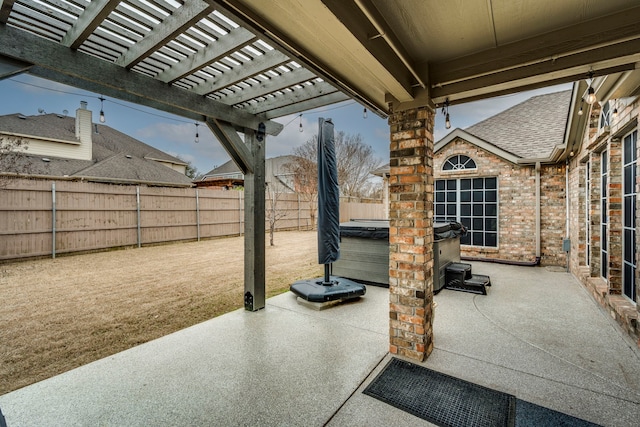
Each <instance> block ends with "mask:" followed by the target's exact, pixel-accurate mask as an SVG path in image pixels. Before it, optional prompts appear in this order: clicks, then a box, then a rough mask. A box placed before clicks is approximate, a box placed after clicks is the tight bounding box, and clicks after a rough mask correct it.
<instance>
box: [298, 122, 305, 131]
mask: <svg viewBox="0 0 640 427" xmlns="http://www.w3.org/2000/svg"><path fill="white" fill-rule="evenodd" d="M298 131H299V132H304V129H302V122H300V126H299V127H298Z"/></svg>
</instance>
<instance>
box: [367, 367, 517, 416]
mask: <svg viewBox="0 0 640 427" xmlns="http://www.w3.org/2000/svg"><path fill="white" fill-rule="evenodd" d="M364 393H365V394H367V395H369V396H372V397H375V398H376V399H379V400H381V401H383V402H385V403H388V404H390V405H392V406H395V407H396V408H398V409H401V410H403V411H406V412H409V413H411V414H413V415H415V416H417V417H420V418H422V419H424V420H427V421H429V422H431V423H433V424H436V425H439V426H452V427H453V426H456V427H458V426H483V427H484V426H487V427H488V426H491V427H494V426H496V427H497V426H513V425H514V424H515V397H514V396H512V395H510V394H506V393H502V392H499V391H497V390H492V389H490V388H486V387H483V386H480V385H477V384H473V383H470V382H467V381H464V380H461V379H459V378H454V377H451V376H449V375H445V374H442V373H440V372H436V371H432V370H431V369H428V368H425V367H422V366H418V365H415V364H413V363H409V362H405V361H403V360H400V359H396V358H393V359H391V361H390V362H389V363H388V364H387V366H386V367H385V368H384V369H383V371H382V372H380V374H379V375H378V376H377V377H376V378H375V379H374V380H373V381H372V382H371V383H370V384H369V385H368V386H367V388H366V389H365V390H364Z"/></svg>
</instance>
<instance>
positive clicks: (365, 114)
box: [362, 108, 367, 119]
mask: <svg viewBox="0 0 640 427" xmlns="http://www.w3.org/2000/svg"><path fill="white" fill-rule="evenodd" d="M362 118H363V119H366V118H367V109H366V108H365V109H364V110H363V111H362Z"/></svg>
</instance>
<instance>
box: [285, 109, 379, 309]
mask: <svg viewBox="0 0 640 427" xmlns="http://www.w3.org/2000/svg"><path fill="white" fill-rule="evenodd" d="M318 126H319V129H318V264H324V278H317V279H304V280H298V281H297V282H295V283H293V284H292V285H291V286H290V288H289V289H290V290H291V292H293V293H294V294H296V295H297V296H299V297H300V298H302V299H305V300H307V301H310V302H313V303H328V302H333V301H338V302H340V301H345V300H348V299H352V298H358V297H360V296H362V295H364V294H365V293H366V292H367V288H366V287H365V286H364V285H363V284H361V283H356V282H354V281H352V280H350V279H347V278H344V277H335V276H334V277H331V263H333V262H334V261H337V260H338V258H340V189H339V187H338V164H337V162H336V149H335V138H334V134H333V122H332V121H331V119H327V120H325V119H323V118H320V119H319V120H318Z"/></svg>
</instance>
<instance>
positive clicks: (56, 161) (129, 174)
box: [0, 114, 191, 185]
mask: <svg viewBox="0 0 640 427" xmlns="http://www.w3.org/2000/svg"><path fill="white" fill-rule="evenodd" d="M96 131H97V132H96ZM0 132H8V133H17V134H22V135H30V136H38V137H41V138H52V139H58V140H64V141H74V142H75V141H77V138H76V136H75V117H66V116H59V115H56V114H43V115H39V116H23V115H20V114H10V115H6V116H0ZM91 137H92V141H93V147H92V156H93V160H92V161H91V160H74V159H63V158H56V157H50V156H49V157H48V158H49V159H50V161H49V162H44V161H42V157H43V156H37V155H30V154H29V152H28V150H27V155H26V156H22V159H21V160H20V162H21V163H25V162H28V163H29V167H28V171H29V173H30V174H33V175H50V176H77V177H91V178H99V179H104V180H106V181H108V180H110V179H111V180H114V181H117V180H129V181H134V182H145V183H158V184H174V185H175V184H178V185H190V184H191V179H190V178H189V177H187V176H185V175H184V174H181V173H180V172H177V171H175V170H173V169H171V168H169V167H167V166H164V165H162V164H160V163H157V162H155V161H153V160H149V159H156V160H164V161H168V162H172V163H177V164H184V163H185V162H184V161H182V160H180V159H178V158H176V157H174V156H171V155H169V154H167V153H165V152H163V151H161V150H158V149H156V148H154V147H152V146H150V145H148V144H145V143H144V142H141V141H138V140H137V139H135V138H132V137H130V136H129V135H126V134H124V133H122V132H119V131H117V130H115V129H113V128H111V127H109V126H105V125H102V124H94V125H93V132H92V134H91ZM127 156H130V158H129V157H127ZM22 170H24V168H22ZM7 172H11V171H7Z"/></svg>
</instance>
